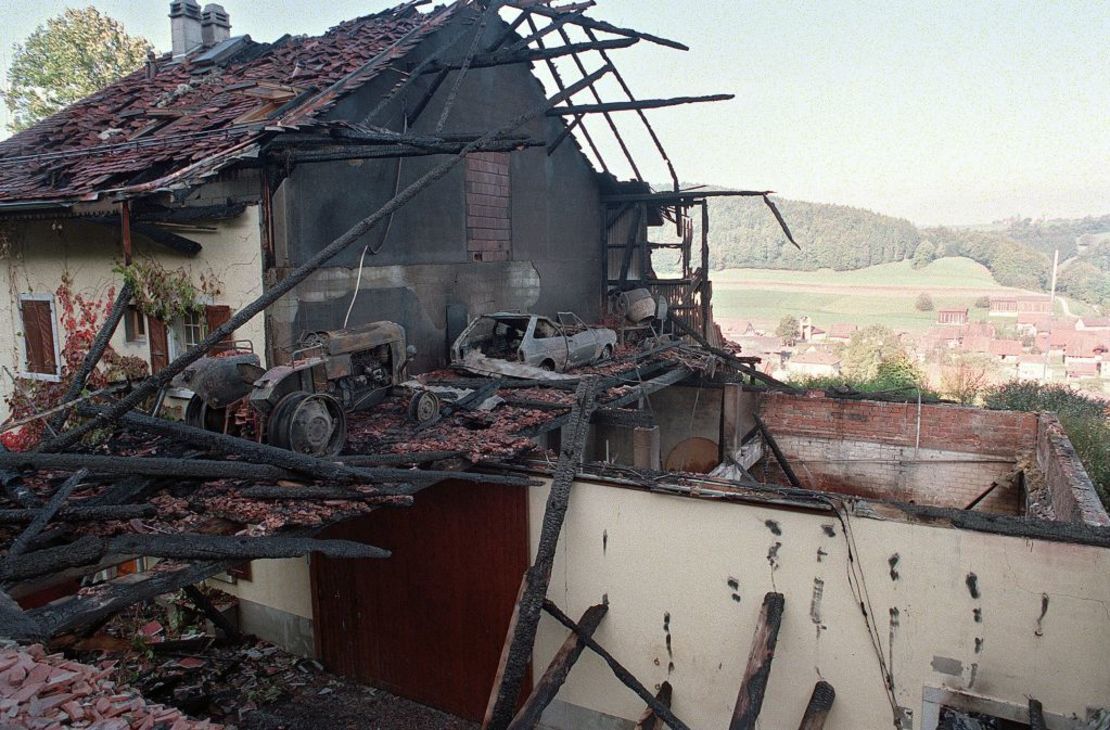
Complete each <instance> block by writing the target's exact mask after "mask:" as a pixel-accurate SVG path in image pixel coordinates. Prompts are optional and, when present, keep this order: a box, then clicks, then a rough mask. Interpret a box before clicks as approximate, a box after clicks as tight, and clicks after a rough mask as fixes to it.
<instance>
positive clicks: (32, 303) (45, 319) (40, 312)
mask: <svg viewBox="0 0 1110 730" xmlns="http://www.w3.org/2000/svg"><path fill="white" fill-rule="evenodd" d="M21 311H22V314H23V340H24V342H25V343H26V351H27V371H28V372H31V373H45V374H48V375H56V374H57V373H58V361H57V359H56V358H55V357H54V318H53V316H51V313H50V302H48V301H43V300H40V299H25V300H23V302H22V303H21Z"/></svg>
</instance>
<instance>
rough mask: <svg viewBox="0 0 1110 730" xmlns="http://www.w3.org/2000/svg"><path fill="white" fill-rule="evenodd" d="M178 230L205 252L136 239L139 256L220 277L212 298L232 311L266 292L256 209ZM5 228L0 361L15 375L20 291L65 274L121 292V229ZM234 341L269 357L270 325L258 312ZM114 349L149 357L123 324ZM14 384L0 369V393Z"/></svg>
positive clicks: (94, 287)
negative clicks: (118, 270) (117, 268)
mask: <svg viewBox="0 0 1110 730" xmlns="http://www.w3.org/2000/svg"><path fill="white" fill-rule="evenodd" d="M174 230H175V231H178V232H180V233H181V235H184V236H186V237H188V238H190V239H192V240H194V241H196V242H197V243H199V244H201V246H202V247H203V250H202V251H201V253H199V254H198V255H197V256H195V257H188V256H184V255H182V254H179V253H176V252H174V251H171V250H170V249H168V248H165V247H163V246H159V245H156V244H153V243H149V242H148V241H146V239H144V238H142V237H141V236H135V240H134V245H133V250H134V254H135V256H136V257H140V256H147V257H151V258H154V259H156V260H157V261H158V262H160V263H161V265H162V266H164V267H165V268H167V269H176V268H179V267H181V268H184V269H186V270H187V271H189V272H190V274H191V276H192V277H193V278H194V283H197V279H198V278H199V277H200V276H202V275H204V276H211V275H215V278H216V280H217V281H218V282H219V284H220V286H219V289H220V294H219V295H218V296H216V297H214V299H213V300H212V302H211V303H212V304H226V305H228V306H230V307H231V309H232V311H235V310H237V309H239V308H240V307H242V306H243V305H244V304H247V303H248V302H250V301H252V300H253V299H255V298H257V297H258V296H259V295H260V294H261V293H262V255H261V237H260V229H259V218H258V208H257V207H256V206H249V207H247V209H246V211H245V212H244V213H243V214H242V215H240V216H238V217H236V218H234V219H231V220H226V221H218V222H207V223H205V224H204V225H203V226H198V227H195V228H188V229H185V228H175V229H174ZM0 231H2V232H3V234H4V238H5V239H6V240H7V242H8V245H9V250H8V251H5V252H4V256H3V265H2V266H0V284H2V286H0V365H3V366H4V367H6V368H8V370H10V371H11V372H12V373H13V374H16V373H18V370H19V368H20V359H21V354H20V353H21V340H22V336H23V333H22V319H21V317H20V312H19V304H18V300H19V295H20V294H23V293H35V294H53V293H54V292H55V291H56V290H57V288H58V285H59V284H60V282H61V279H62V275H63V274H64V273H67V272H68V274H69V275H70V277H71V278H72V281H73V288H74V291H75V292H76V293H80V294H83V295H84V296H86V297H94V298H97V299H100V300H102V299H104V298H105V297H106V296H107V294H108V291H109V290H110V289H112V288H113V287H114V288H115V289H116V290H118V288H119V287H120V286H121V285H122V278H121V277H120V276H119V274H117V273H115V272H113V271H112V268H113V267H114V266H116V265H117V264H118V263H119V262H120V261H122V245H121V242H120V240H119V233H118V230H113V229H111V228H107V227H104V226H100V225H97V224H94V223H90V222H87V221H83V220H80V219H56V220H47V221H30V222H27V221H11V222H7V223H5V224H3V226H2V227H0ZM59 315H60V312H59ZM55 328H56V332H58V335H59V337H61V338H64V333H62V331H61V324H60V322H59V321H58V318H57V317H56V319H55ZM236 338H237V339H249V340H252V341H253V343H254V347H255V351H256V352H258V353H259V354H261V355H263V356H264V355H265V349H266V348H265V327H264V323H263V318H262V317H261V316H259V317H256V318H255V319H254V320H252V321H250V322H248V323H247V324H246V325H245V326H243V327H242V328H240V329H239V330H238V331H237V332H236ZM112 346H113V348H115V349H116V351H117V352H119V353H120V354H123V355H135V356H138V357H141V358H143V359H144V360H146V361H147V362H148V363H149V362H150V356H149V346H148V344H147V343H146V342H141V343H127V342H126V341H125V337H124V327H123V324H122V323H121V324H120V326H119V328H118V329H117V331H116V334H115V336H114V337H113V338H112ZM11 388H12V380H11V378H10V377H8V375H7V374H6V373H3V372H2V371H0V397H6V396H7V395H9V394H10V393H11ZM0 414H2V416H4V417H6V416H7V404H6V403H0Z"/></svg>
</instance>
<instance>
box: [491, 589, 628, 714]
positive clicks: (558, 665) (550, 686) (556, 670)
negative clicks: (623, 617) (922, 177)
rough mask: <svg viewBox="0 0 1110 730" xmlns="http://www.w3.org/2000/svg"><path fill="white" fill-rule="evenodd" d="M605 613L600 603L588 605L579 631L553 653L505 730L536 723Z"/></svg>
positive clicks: (605, 610) (579, 621) (580, 621)
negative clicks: (541, 674)
mask: <svg viewBox="0 0 1110 730" xmlns="http://www.w3.org/2000/svg"><path fill="white" fill-rule="evenodd" d="M608 610H609V607H608V606H606V605H604V604H598V605H596V606H590V607H589V608H588V609H586V612H585V613H584V614H582V618H581V619H579V620H578V628H579V629H580V632H579V631H572V632H571V634H570V636H568V637H567V640H566V641H564V642H563V645H562V646H561V647H559V651H558V652H556V653H555V657H554V658H553V659H552V660H551V663H550V664H549V665H548V666H547V670H546V671H544V673H543V676H542V677H540V678H539V681H537V682H536V684H535V686H534V687H533V688H532V693H531V694H530V695H528V699H527V700H525V701H524V706H523V707H521V708H520V711H519V712H517V713H516V717H514V718H513V721H512V722H511V723H509V730H531V728H534V727H536V725H538V724H539V721H540V716H541V715H542V714H543V711H544V709H546V708H547V706H548V705H550V704H551V701H552V700H553V699H555V695H557V694H558V693H559V688H560V687H562V686H563V682H565V681H566V680H567V675H568V674H570V670H571V667H573V666H574V663H575V662H576V661H578V657H580V656H581V655H582V650H583V649H585V648H586V640H587V639H589V638H590V637H591V636H593V634H594V632H595V631H597V627H598V626H599V625H600V624H601V619H603V618H605V613H606V612H607V611H608Z"/></svg>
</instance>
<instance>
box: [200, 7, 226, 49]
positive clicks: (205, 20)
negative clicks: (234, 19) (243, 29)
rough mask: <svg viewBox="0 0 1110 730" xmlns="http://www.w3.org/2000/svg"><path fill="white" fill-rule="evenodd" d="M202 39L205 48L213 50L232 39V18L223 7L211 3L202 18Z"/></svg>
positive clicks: (205, 8)
mask: <svg viewBox="0 0 1110 730" xmlns="http://www.w3.org/2000/svg"><path fill="white" fill-rule="evenodd" d="M200 32H201V38H202V40H203V41H204V47H205V48H211V47H212V46H215V45H217V44H219V43H222V42H223V41H226V40H227V39H228V38H230V37H231V16H229V15H228V14H227V11H226V10H224V6H223V5H217V4H216V3H209V4H208V5H205V6H204V12H203V13H202V14H201V17H200Z"/></svg>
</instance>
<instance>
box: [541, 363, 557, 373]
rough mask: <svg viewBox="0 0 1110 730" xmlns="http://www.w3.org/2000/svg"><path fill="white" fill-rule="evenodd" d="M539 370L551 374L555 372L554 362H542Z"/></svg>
mask: <svg viewBox="0 0 1110 730" xmlns="http://www.w3.org/2000/svg"><path fill="white" fill-rule="evenodd" d="M540 369H541V370H547V371H548V372H552V373H553V372H555V361H554V360H544V361H543V362H541V363H540Z"/></svg>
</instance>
